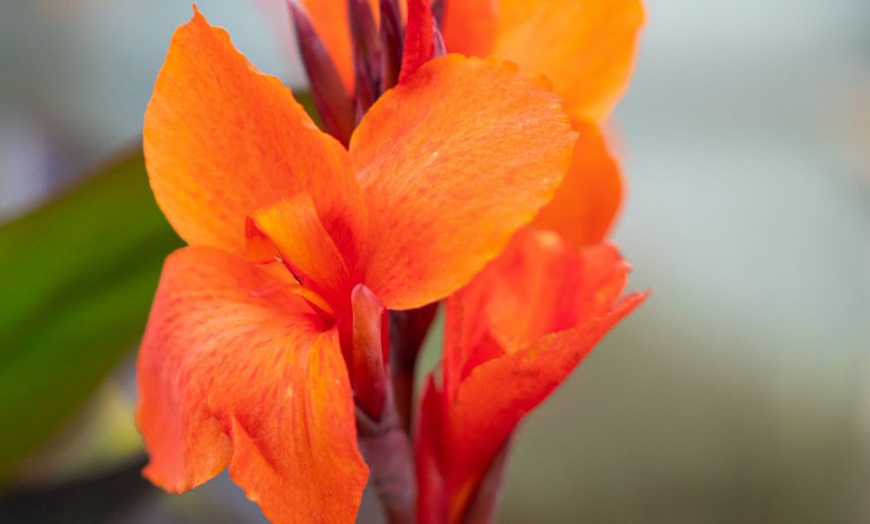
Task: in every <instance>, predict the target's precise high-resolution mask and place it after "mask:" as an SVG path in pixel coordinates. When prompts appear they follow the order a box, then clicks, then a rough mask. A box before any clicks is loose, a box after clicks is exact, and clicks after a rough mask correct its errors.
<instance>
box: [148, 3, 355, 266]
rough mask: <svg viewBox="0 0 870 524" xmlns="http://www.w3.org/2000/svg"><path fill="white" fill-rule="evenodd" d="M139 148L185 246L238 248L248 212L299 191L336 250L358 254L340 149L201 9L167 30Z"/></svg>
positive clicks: (351, 188)
mask: <svg viewBox="0 0 870 524" xmlns="http://www.w3.org/2000/svg"><path fill="white" fill-rule="evenodd" d="M144 149H145V158H146V165H147V168H148V174H149V177H150V181H151V187H152V189H153V190H154V196H155V198H156V199H157V203H158V204H159V205H160V208H161V210H162V211H163V213H164V214H165V215H166V217H167V219H168V220H169V222H170V223H171V224H172V226H173V228H174V229H175V231H176V232H178V234H179V235H181V237H182V238H183V239H184V240H185V241H187V243H188V244H191V245H204V246H214V247H222V248H225V249H227V250H230V251H233V252H235V253H244V252H245V236H244V228H245V221H246V219H247V217H248V215H250V214H251V213H252V212H254V211H256V210H257V209H259V208H261V207H264V206H266V205H268V204H271V203H273V202H275V201H277V200H280V199H282V198H289V197H292V196H293V195H295V194H297V193H300V192H306V193H308V194H310V195H311V198H312V200H313V202H314V204H315V206H316V207H317V210H318V213H319V215H320V217H321V220H322V221H323V222H324V226H325V227H326V229H327V230H328V231H329V232H330V234H331V235H332V236H333V238H334V239H335V240H336V243H338V244H339V248H340V249H342V252H345V253H351V254H352V253H354V252H357V251H358V250H359V249H360V248H359V246H355V245H351V244H349V242H352V241H358V240H360V239H364V238H365V237H364V235H363V234H362V233H361V232H362V231H365V227H366V226H365V225H366V217H365V208H364V206H363V204H362V195H361V193H360V190H359V186H358V184H357V183H356V181H355V180H354V177H353V172H352V171H351V163H350V158H349V156H348V154H347V152H346V151H345V149H344V148H343V147H342V146H341V144H340V143H338V142H337V141H336V140H334V139H333V138H331V137H329V136H328V135H326V134H324V133H322V132H321V131H320V130H319V129H317V127H316V126H315V125H314V123H313V122H312V121H311V119H310V118H309V116H308V115H307V114H306V113H305V111H304V110H303V109H302V107H301V106H300V105H299V104H298V103H296V101H295V100H294V99H293V95H292V94H291V92H290V90H289V89H287V88H286V87H284V86H283V85H281V82H280V81H279V80H278V79H277V78H275V77H272V76H268V75H264V74H262V73H260V72H258V71H257V70H256V68H254V66H253V65H251V64H250V63H249V62H248V60H247V59H246V58H245V57H244V56H243V55H242V54H241V53H239V52H238V51H237V50H236V49H235V48H234V47H233V45H232V43H231V42H230V38H229V36H228V35H227V33H226V31H224V30H223V29H220V28H215V27H212V26H210V25H209V24H208V22H207V21H206V20H205V18H204V17H203V16H202V15H201V14H200V13H199V11H196V12H195V14H194V16H193V19H192V20H191V21H190V22H189V23H187V24H185V25H183V26H181V27H180V28H179V29H178V30H176V32H175V34H174V35H173V37H172V42H171V44H170V47H169V52H168V55H167V57H166V62H165V63H164V65H163V68H162V69H161V70H160V74H159V76H158V78H157V82H156V84H155V86H154V94H153V96H152V98H151V102H150V103H149V104H148V109H147V111H146V113H145V126H144ZM351 256H354V255H351Z"/></svg>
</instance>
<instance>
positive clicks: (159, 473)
mask: <svg viewBox="0 0 870 524" xmlns="http://www.w3.org/2000/svg"><path fill="white" fill-rule="evenodd" d="M575 140H576V133H575V132H574V131H573V130H572V129H571V126H570V124H569V117H568V116H567V115H565V114H564V113H563V112H562V110H561V104H560V101H559V98H558V97H557V96H556V95H555V94H554V93H552V91H550V90H549V89H548V88H547V87H546V82H544V81H542V80H541V79H538V78H533V77H529V76H525V75H524V74H521V73H520V72H519V71H518V70H517V68H516V67H515V66H513V65H510V64H506V63H502V62H499V61H496V60H492V59H489V60H481V59H474V58H464V57H460V56H458V55H453V56H446V57H442V58H439V59H436V60H433V61H431V62H428V63H426V64H425V65H423V66H422V67H420V68H419V70H417V71H416V72H415V73H413V74H411V75H410V76H408V77H407V78H406V79H405V81H403V82H402V84H401V85H399V86H397V87H396V88H395V89H392V90H390V91H388V92H387V93H385V94H384V95H383V96H381V98H380V99H379V100H378V101H377V102H376V103H375V104H374V105H373V106H372V107H371V109H370V110H369V111H368V112H367V113H366V114H365V116H364V117H363V118H362V120H361V121H360V123H359V125H358V127H357V128H356V130H355V131H354V133H353V136H352V137H351V139H350V144H349V148H348V149H345V148H344V147H342V146H341V144H340V143H339V142H338V141H336V140H335V139H333V138H332V137H330V136H328V135H326V134H324V133H323V132H321V131H320V130H318V129H317V128H316V126H315V125H314V124H313V122H312V121H311V119H310V118H309V117H308V115H307V114H306V113H305V112H304V110H303V109H302V108H301V106H299V104H297V103H296V101H295V100H294V99H293V96H292V94H291V92H290V91H289V90H288V89H287V88H285V87H284V86H283V85H281V83H280V81H279V80H278V79H276V78H274V77H271V76H267V75H264V74H262V73H260V72H258V71H257V70H256V69H255V68H254V67H253V66H252V65H251V64H250V63H249V62H248V61H247V60H246V59H245V58H244V57H243V56H242V55H241V54H240V53H239V52H238V51H237V50H236V49H235V48H234V47H233V45H232V43H231V42H230V39H229V36H228V35H227V33H226V32H225V31H223V30H222V29H219V28H215V27H212V26H210V25H209V24H208V22H207V21H206V20H205V18H204V17H203V16H202V15H201V14H200V13H199V11H198V10H196V9H195V13H194V16H193V18H192V19H191V21H190V22H188V23H187V24H185V25H183V26H182V27H180V28H179V29H178V30H177V31H176V33H175V35H174V36H173V38H172V42H171V44H170V48H169V52H168V55H167V58H166V62H165V63H164V65H163V68H162V69H161V71H160V74H159V76H158V78H157V82H156V84H155V88H154V94H153V97H152V99H151V101H150V103H149V105H148V109H147V111H146V114H145V125H144V150H145V157H146V164H147V168H148V173H149V177H150V181H151V185H152V188H153V191H154V194H155V197H156V199H157V202H158V204H159V205H160V208H161V209H162V210H163V213H164V214H165V215H166V217H167V219H168V220H169V222H170V223H171V224H172V226H173V228H174V229H175V230H176V231H177V232H178V234H179V235H180V236H181V237H182V238H183V239H184V240H185V241H186V242H187V243H188V244H189V246H188V247H186V248H183V249H181V250H179V251H177V252H175V253H174V254H172V255H171V256H170V257H169V258H168V259H167V261H166V264H165V266H164V269H163V274H162V276H161V280H160V285H159V287H158V290H157V294H156V297H155V300H154V304H153V306H152V311H151V315H150V318H149V321H148V327H147V329H146V333H145V336H144V339H143V342H142V347H141V350H140V354H139V361H138V380H139V395H140V400H139V405H138V407H137V423H138V425H139V428H140V431H141V432H142V435H143V437H144V440H145V445H146V448H147V451H148V453H149V455H150V459H151V460H150V463H149V465H148V466H147V467H146V469H145V475H146V476H147V477H148V478H149V479H150V480H152V481H153V482H154V483H155V484H157V485H159V486H161V487H163V488H165V489H167V490H169V491H173V492H181V491H185V490H187V489H191V488H193V487H195V486H197V485H199V484H202V483H204V482H206V481H207V480H209V479H210V478H212V477H214V476H215V475H216V474H218V473H219V472H220V471H221V470H223V469H224V468H226V467H229V472H230V476H231V477H232V478H233V479H234V481H235V482H236V483H237V484H239V485H240V486H241V487H242V488H243V489H244V490H245V492H246V494H247V495H248V497H249V498H250V499H251V500H253V501H255V502H257V503H258V504H259V505H260V507H261V508H262V510H263V512H264V513H265V515H266V516H267V517H268V518H269V519H271V520H273V521H276V522H315V521H325V522H348V521H352V520H353V518H354V516H355V514H356V510H357V506H358V504H359V500H360V496H361V492H362V489H363V486H364V485H365V483H366V478H367V468H366V465H365V464H364V462H363V460H362V458H361V456H360V453H359V450H358V448H357V443H356V437H357V433H356V426H355V409H361V410H363V411H364V412H365V413H366V414H367V415H369V416H370V417H372V418H373V419H377V418H378V416H379V414H380V410H381V409H382V407H383V403H384V387H383V384H382V382H383V380H384V370H383V366H384V362H385V360H386V353H387V351H388V347H387V344H386V343H385V342H384V341H383V338H384V336H385V333H384V331H385V330H384V329H383V325H384V322H385V314H384V312H385V310H386V309H395V310H402V309H410V308H416V307H419V306H422V305H425V304H428V303H430V302H433V301H437V300H440V299H442V298H444V297H445V296H447V295H449V294H451V293H453V292H454V291H456V290H457V289H458V288H460V287H461V286H463V285H465V284H466V283H467V282H468V281H469V280H470V279H471V278H472V277H473V276H474V275H475V274H476V273H478V272H479V271H480V270H481V269H482V268H483V267H484V266H485V265H486V264H487V263H488V262H489V261H490V260H492V259H493V258H495V257H496V256H497V255H498V254H499V253H500V252H501V251H502V250H503V249H504V247H505V246H506V245H507V244H508V242H509V239H510V238H511V236H512V235H513V234H514V233H515V231H516V230H517V229H519V228H521V227H522V226H524V225H525V224H527V223H529V222H530V221H531V220H532V219H533V218H534V216H535V214H536V213H537V212H538V210H539V208H540V207H541V206H543V205H544V204H545V203H546V202H547V201H549V200H550V199H551V198H552V196H553V194H554V192H555V191H556V188H557V187H558V186H559V184H560V183H561V182H562V179H563V176H564V173H565V171H566V170H567V168H568V165H569V162H570V155H571V147H572V144H573V143H574V141H575Z"/></svg>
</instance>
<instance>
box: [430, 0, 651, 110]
mask: <svg viewBox="0 0 870 524" xmlns="http://www.w3.org/2000/svg"><path fill="white" fill-rule="evenodd" d="M493 4H496V5H497V8H496V7H495V5H493ZM493 11H495V13H493ZM444 16H445V21H444V39H445V42H446V44H447V49H448V50H449V51H459V52H462V53H464V54H472V55H476V56H489V55H492V56H496V57H498V58H502V59H506V60H511V61H513V62H516V63H517V64H519V65H520V67H521V68H523V69H524V70H526V71H535V72H539V73H542V74H544V75H545V76H547V77H548V78H549V79H550V80H552V81H553V85H554V87H555V89H556V92H557V93H559V94H560V95H562V96H563V97H564V99H565V107H566V109H567V110H568V112H569V113H571V115H573V116H574V117H575V118H586V119H589V120H592V121H601V120H603V119H604V118H606V117H607V116H608V114H609V113H610V111H611V109H612V108H613V106H614V104H615V103H616V100H617V99H618V98H619V97H620V96H621V95H622V93H623V92H624V91H625V89H626V87H627V85H628V79H629V76H630V74H631V70H632V68H633V65H634V57H635V52H636V47H637V36H638V33H639V30H640V27H641V25H642V24H643V20H644V10H643V5H642V4H641V2H640V0H539V1H534V2H530V1H529V0H498V1H497V2H493V1H491V0H464V1H454V2H447V8H446V11H445V15H444ZM472 16H473V17H474V18H472ZM494 18H497V29H496V28H494V26H496V24H495V23H494V21H493V19H494Z"/></svg>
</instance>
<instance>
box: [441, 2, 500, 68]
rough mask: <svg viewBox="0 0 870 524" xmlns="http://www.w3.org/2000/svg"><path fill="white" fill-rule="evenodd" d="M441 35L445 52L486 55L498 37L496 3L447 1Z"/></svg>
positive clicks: (490, 51) (489, 52) (490, 52)
mask: <svg viewBox="0 0 870 524" xmlns="http://www.w3.org/2000/svg"><path fill="white" fill-rule="evenodd" d="M441 32H442V34H443V35H444V43H445V45H446V46H447V51H448V52H449V53H460V54H463V55H465V56H477V57H481V58H483V57H487V56H489V55H490V54H492V49H493V46H494V45H495V41H496V37H497V36H498V2H497V1H496V0H448V1H447V2H446V3H445V5H444V23H443V25H442V27H441Z"/></svg>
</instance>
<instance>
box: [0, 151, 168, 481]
mask: <svg viewBox="0 0 870 524" xmlns="http://www.w3.org/2000/svg"><path fill="white" fill-rule="evenodd" d="M181 245H182V243H181V241H180V240H179V239H178V237H177V236H176V235H175V233H174V232H173V231H172V229H171V228H170V227H169V224H168V223H167V222H166V220H165V219H164V218H163V215H162V214H161V213H160V210H159V209H158V208H157V205H156V204H155V202H154V197H153V196H152V194H151V190H150V188H149V187H148V177H147V175H146V172H145V166H144V161H143V158H142V155H141V152H138V151H137V152H134V153H130V154H128V155H127V156H126V157H124V158H123V159H120V160H118V161H116V162H114V163H112V164H110V165H106V166H104V167H103V168H101V169H99V170H97V172H96V173H94V175H93V176H92V177H90V178H89V179H87V180H86V181H85V182H84V183H83V184H81V185H79V186H78V187H75V188H73V189H72V190H70V191H68V192H66V193H65V194H63V195H62V196H60V197H59V198H57V199H55V200H53V201H51V202H50V203H48V204H47V205H45V206H44V207H42V208H40V209H38V210H36V211H34V212H32V213H30V214H28V215H25V216H23V217H21V218H19V219H17V220H15V221H13V222H10V223H7V224H4V225H2V226H0V422H2V425H3V430H2V433H0V478H2V477H4V476H6V475H8V474H9V473H10V471H11V468H12V467H13V466H14V464H15V463H16V461H17V460H18V459H20V458H22V457H23V456H24V455H26V454H27V453H28V452H30V451H32V450H33V449H35V448H36V447H37V446H39V445H40V444H41V443H43V442H44V441H45V440H46V439H47V438H48V437H49V436H50V435H51V434H52V433H53V432H54V431H55V430H56V429H58V428H59V427H60V426H61V425H62V424H63V423H64V422H65V421H66V420H68V419H69V417H70V416H71V415H72V414H73V413H75V411H76V410H77V409H78V408H80V407H81V406H82V405H83V404H84V403H85V401H86V400H87V399H88V398H89V396H90V395H91V394H92V393H93V391H94V390H95V389H96V387H97V386H98V385H99V383H100V381H101V380H102V379H103V378H104V377H105V375H106V374H107V373H108V372H109V371H110V370H111V369H112V368H113V367H114V366H115V365H116V364H117V363H118V361H119V360H120V359H121V358H122V357H123V356H124V355H125V354H127V353H128V352H129V351H130V350H131V349H132V348H133V347H134V346H135V344H136V342H137V340H138V339H139V337H140V336H141V334H142V331H143V329H144V327H145V320H146V318H147V315H148V309H149V307H150V304H151V299H152V297H153V294H154V290H155V288H156V285H157V280H158V277H159V274H160V268H161V266H162V262H163V259H164V258H165V257H166V255H167V254H169V253H170V252H171V251H172V250H173V249H175V248H177V247H179V246H181Z"/></svg>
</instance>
